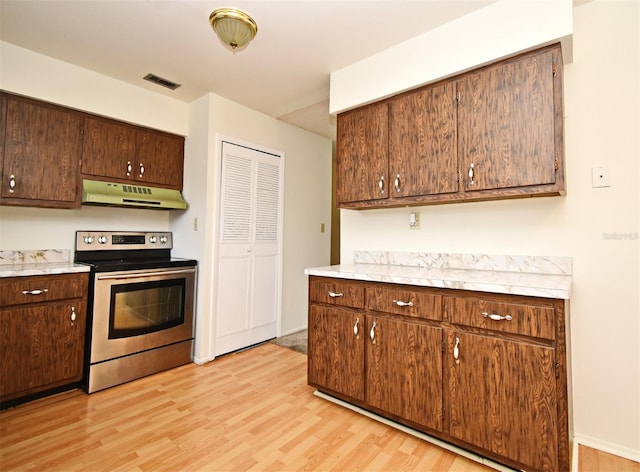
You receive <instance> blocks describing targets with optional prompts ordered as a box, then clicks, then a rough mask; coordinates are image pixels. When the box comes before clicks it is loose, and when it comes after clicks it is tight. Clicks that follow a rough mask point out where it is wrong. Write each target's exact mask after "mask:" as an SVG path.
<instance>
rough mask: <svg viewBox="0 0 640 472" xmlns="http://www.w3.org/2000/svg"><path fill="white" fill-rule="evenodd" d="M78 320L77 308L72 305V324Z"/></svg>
mask: <svg viewBox="0 0 640 472" xmlns="http://www.w3.org/2000/svg"><path fill="white" fill-rule="evenodd" d="M75 321H76V309H75V307H71V326H73V325H74V324H75Z"/></svg>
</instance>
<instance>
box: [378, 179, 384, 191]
mask: <svg viewBox="0 0 640 472" xmlns="http://www.w3.org/2000/svg"><path fill="white" fill-rule="evenodd" d="M378 187H380V195H384V175H381V176H380V180H378Z"/></svg>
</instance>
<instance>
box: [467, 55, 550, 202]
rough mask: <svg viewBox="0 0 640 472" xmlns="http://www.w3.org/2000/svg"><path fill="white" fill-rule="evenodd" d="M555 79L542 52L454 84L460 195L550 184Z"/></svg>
mask: <svg viewBox="0 0 640 472" xmlns="http://www.w3.org/2000/svg"><path fill="white" fill-rule="evenodd" d="M556 80H559V77H557V78H556V77H554V65H553V50H545V51H541V52H537V53H534V54H530V55H527V56H524V57H522V58H518V59H515V60H513V61H510V62H506V63H502V64H499V65H496V66H493V67H489V68H487V69H484V70H481V71H480V72H478V73H475V74H471V75H468V76H466V77H465V78H464V79H462V80H460V81H459V82H458V90H459V92H460V103H459V106H458V139H459V150H460V162H461V167H462V169H461V171H462V175H463V177H464V182H465V183H464V190H465V191H466V192H471V191H477V190H489V189H505V188H513V187H526V186H531V185H544V184H553V183H554V182H555V180H556V160H555V159H556V158H557V157H559V156H556V141H555V132H554V130H555V124H554V123H555V122H554V118H555V109H554V83H555V82H556ZM559 119H560V120H562V117H561V116H560V117H559Z"/></svg>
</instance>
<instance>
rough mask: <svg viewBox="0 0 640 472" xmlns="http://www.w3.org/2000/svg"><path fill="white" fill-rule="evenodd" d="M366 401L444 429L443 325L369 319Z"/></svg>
mask: <svg viewBox="0 0 640 472" xmlns="http://www.w3.org/2000/svg"><path fill="white" fill-rule="evenodd" d="M365 334H366V336H367V339H366V342H365V344H366V354H365V355H366V366H367V377H366V386H365V390H366V403H367V404H369V405H371V406H372V407H375V408H378V409H380V410H383V411H385V412H388V413H391V414H392V415H395V416H399V417H401V418H404V419H406V420H409V421H412V422H414V423H417V424H419V425H422V426H425V427H427V428H430V429H434V430H437V431H442V329H441V328H437V327H433V326H429V325H425V324H420V323H412V322H407V321H402V320H395V319H392V318H386V317H379V316H376V317H367V332H366V333H365Z"/></svg>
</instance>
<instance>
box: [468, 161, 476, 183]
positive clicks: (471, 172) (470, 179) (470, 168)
mask: <svg viewBox="0 0 640 472" xmlns="http://www.w3.org/2000/svg"><path fill="white" fill-rule="evenodd" d="M473 167H474V165H473V164H470V165H469V183H470V184H471V185H473V184H475V182H474V181H473V175H474V172H473Z"/></svg>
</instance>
